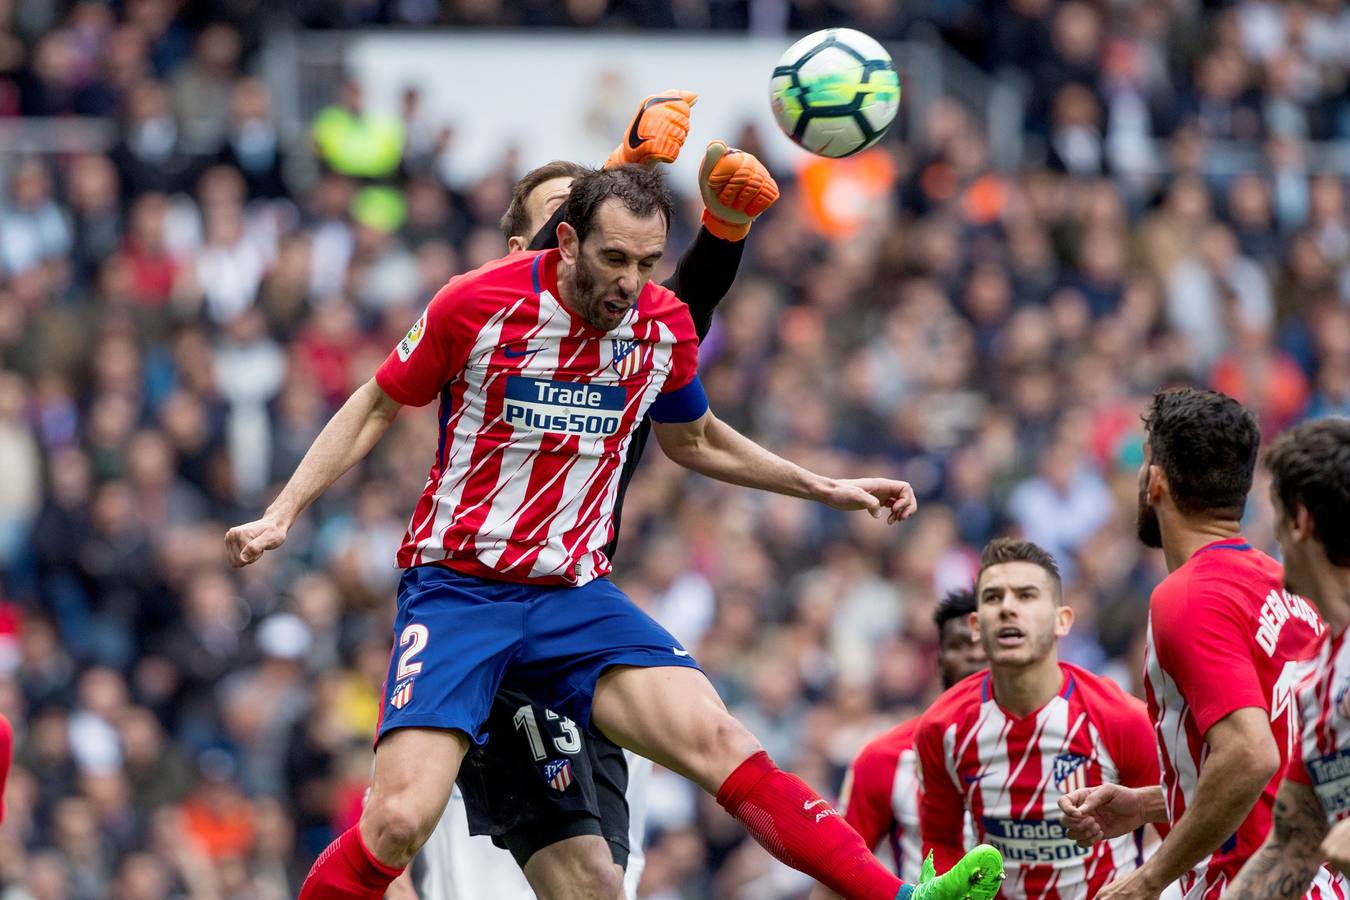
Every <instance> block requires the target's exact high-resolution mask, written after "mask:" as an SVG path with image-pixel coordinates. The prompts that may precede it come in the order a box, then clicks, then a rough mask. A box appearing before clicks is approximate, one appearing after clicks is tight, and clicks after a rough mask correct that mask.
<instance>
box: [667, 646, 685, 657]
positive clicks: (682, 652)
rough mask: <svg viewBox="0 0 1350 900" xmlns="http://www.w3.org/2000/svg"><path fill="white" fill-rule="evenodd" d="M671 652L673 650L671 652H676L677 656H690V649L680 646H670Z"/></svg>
mask: <svg viewBox="0 0 1350 900" xmlns="http://www.w3.org/2000/svg"><path fill="white" fill-rule="evenodd" d="M670 652H671V653H674V654H675V655H676V656H688V655H689V651H688V650H681V649H680V648H679V647H671V648H670Z"/></svg>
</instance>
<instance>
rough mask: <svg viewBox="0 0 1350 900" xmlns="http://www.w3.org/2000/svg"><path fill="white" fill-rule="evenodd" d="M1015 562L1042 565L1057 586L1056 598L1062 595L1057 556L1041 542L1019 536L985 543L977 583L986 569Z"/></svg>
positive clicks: (1052, 582)
mask: <svg viewBox="0 0 1350 900" xmlns="http://www.w3.org/2000/svg"><path fill="white" fill-rule="evenodd" d="M1013 562H1025V563H1031V564H1032V565H1035V566H1040V567H1041V568H1042V569H1044V570H1045V572H1046V574H1047V575H1049V576H1050V582H1051V584H1053V585H1054V588H1055V596H1056V598H1058V597H1059V596H1060V595H1062V593H1063V585H1062V580H1061V578H1060V574H1059V563H1057V562H1055V558H1054V557H1053V556H1051V555H1050V551H1048V550H1046V549H1045V548H1044V547H1042V546H1040V545H1039V544H1033V543H1032V542H1031V541H1022V540H1018V539H1017V538H1006V537H1002V538H994V539H993V540H992V541H990V542H989V543H987V544H985V545H984V550H982V551H980V571H979V574H977V575H976V576H975V583H976V584H977V585H978V584H979V582H980V578H981V576H983V575H984V573H985V571H986V570H988V569H990V568H992V567H994V566H1001V565H1003V564H1004V563H1013Z"/></svg>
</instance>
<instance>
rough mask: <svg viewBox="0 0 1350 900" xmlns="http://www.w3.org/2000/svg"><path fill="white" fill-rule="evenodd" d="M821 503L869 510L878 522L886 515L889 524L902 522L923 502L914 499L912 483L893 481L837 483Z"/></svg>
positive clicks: (848, 481) (873, 480)
mask: <svg viewBox="0 0 1350 900" xmlns="http://www.w3.org/2000/svg"><path fill="white" fill-rule="evenodd" d="M821 502H823V503H825V504H826V505H827V506H831V507H833V508H834V509H842V510H854V509H865V510H867V512H868V514H870V515H871V516H872V518H874V519H877V518H880V517H881V514H882V512H886V513H887V516H886V521H887V522H888V523H895V522H902V521H904V520H905V519H908V518H909V517H910V516H912V515H914V511H915V510H916V509H918V508H919V501H918V500H916V499H914V488H912V487H910V486H909V482H907V481H894V480H892V479H890V478H847V479H842V480H839V481H833V482H831V483H830V485H829V486H828V487H827V488H826V490H825V493H824V495H823V496H822V497H821Z"/></svg>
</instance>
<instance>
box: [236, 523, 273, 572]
mask: <svg viewBox="0 0 1350 900" xmlns="http://www.w3.org/2000/svg"><path fill="white" fill-rule="evenodd" d="M285 542H286V529H285V528H283V527H282V526H281V525H280V524H279V523H278V522H275V521H273V520H272V519H269V518H267V517H266V516H264V517H263V518H261V519H258V520H257V521H255V522H249V523H248V524H247V525H236V526H234V527H233V528H231V529H230V530H229V531H227V532H225V550H226V552H227V553H228V554H229V557H230V565H232V566H234V567H235V568H239V567H240V566H246V565H248V564H249V563H252V562H257V561H258V560H259V559H261V558H262V555H263V554H264V553H266V552H267V551H268V550H275V549H277V548H278V547H280V546H281V545H282V544H284V543H285Z"/></svg>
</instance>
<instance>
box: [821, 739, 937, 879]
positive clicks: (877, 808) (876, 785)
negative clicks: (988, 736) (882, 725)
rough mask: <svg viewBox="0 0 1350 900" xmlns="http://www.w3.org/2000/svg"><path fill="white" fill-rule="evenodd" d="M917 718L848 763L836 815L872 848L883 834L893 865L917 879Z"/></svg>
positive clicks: (920, 856) (904, 875)
mask: <svg viewBox="0 0 1350 900" xmlns="http://www.w3.org/2000/svg"><path fill="white" fill-rule="evenodd" d="M918 727H919V720H918V719H917V718H915V719H910V720H909V721H908V722H902V723H901V724H899V725H897V726H895V727H894V728H892V729H891V730H890V731H887V732H886V733H885V734H882V735H880V736H879V737H876V738H874V739H873V740H871V741H870V742H868V743H867V744H866V745H865V746H864V747H863V748H862V750H860V751H858V755H857V757H855V758H854V760H853V763H852V764H851V765H850V766H849V767H848V773H847V774H846V775H845V776H844V786H843V789H842V790H840V792H839V793H840V797H839V814H840V815H841V816H843V817H844V821H845V822H847V823H848V824H850V825H852V826H853V830H854V831H856V832H858V834H860V835H862V839H863V841H864V842H865V843H866V844H867V846H868V847H870V848H872V849H873V850H876V848H877V847H878V846H880V844H881V839H882V838H883V837H885V838H887V839H888V843H889V844H890V848H891V852H892V853H893V854H894V855H895V870H896V872H898V873H899V875H900V877H901V878H903V879H904V880H905V881H906V882H909V883H911V884H916V883H918V880H919V867H920V866H921V865H922V864H923V852H922V848H921V847H920V845H919V768H918V758H917V756H916V754H915V752H914V734H915V732H916V731H917V730H918Z"/></svg>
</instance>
